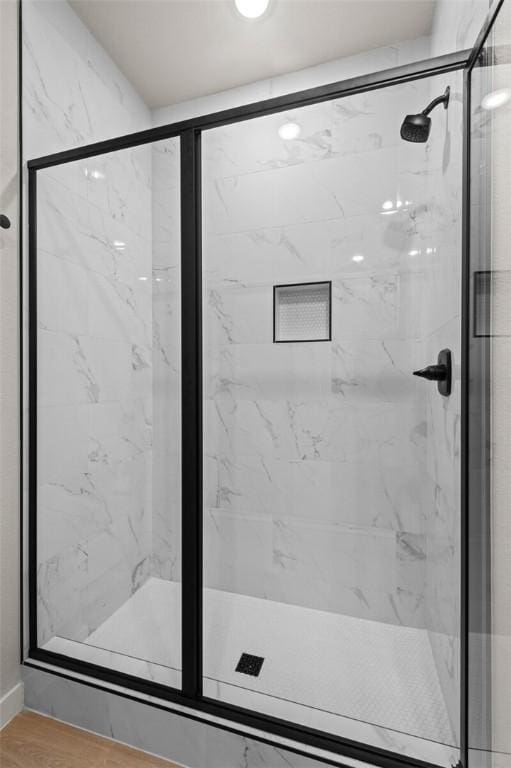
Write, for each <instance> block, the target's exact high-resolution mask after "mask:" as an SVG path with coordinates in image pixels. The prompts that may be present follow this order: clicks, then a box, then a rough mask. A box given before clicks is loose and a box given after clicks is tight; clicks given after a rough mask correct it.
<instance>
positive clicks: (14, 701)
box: [0, 683, 24, 731]
mask: <svg viewBox="0 0 511 768" xmlns="http://www.w3.org/2000/svg"><path fill="white" fill-rule="evenodd" d="M23 699H24V690H23V683H18V684H17V685H15V686H14V688H11V690H10V691H7V693H6V694H5V695H4V696H2V698H1V699H0V731H1V730H2V728H5V726H6V725H7V723H10V721H11V720H12V718H13V717H16V715H17V714H18V713H19V712H21V710H22V709H23Z"/></svg>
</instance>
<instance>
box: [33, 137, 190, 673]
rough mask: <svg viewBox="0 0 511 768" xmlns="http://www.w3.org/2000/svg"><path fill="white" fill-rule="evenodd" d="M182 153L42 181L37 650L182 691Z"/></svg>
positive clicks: (37, 267)
mask: <svg viewBox="0 0 511 768" xmlns="http://www.w3.org/2000/svg"><path fill="white" fill-rule="evenodd" d="M179 146H180V142H179V139H168V140H165V141H160V142H155V143H153V144H147V145H144V146H139V147H134V148H132V149H125V150H119V151H116V152H110V153H107V154H102V155H98V156H92V157H89V158H87V159H84V160H79V161H73V162H66V163H63V164H58V163H57V164H50V166H49V167H44V168H41V169H39V170H38V171H37V197H36V199H35V201H34V203H36V204H37V213H36V212H35V205H34V208H33V209H32V211H31V212H32V216H33V217H34V220H33V221H32V226H33V227H34V232H35V226H36V225H37V250H36V253H35V263H33V264H32V265H31V269H32V272H31V275H32V281H33V282H32V286H31V288H32V295H33V297H34V299H33V305H32V307H31V321H32V324H33V326H32V339H31V344H33V346H32V347H31V350H32V354H33V355H35V351H36V347H37V356H36V358H35V357H34V359H35V360H36V366H35V370H36V374H34V377H33V379H32V393H31V396H32V401H31V406H32V419H33V422H32V423H33V430H34V431H33V433H32V434H31V437H32V436H33V437H34V450H36V452H37V453H36V456H35V457H34V461H33V464H32V467H31V484H32V492H33V494H34V498H33V499H32V510H33V513H34V514H36V515H37V517H36V521H37V536H36V544H35V549H34V551H33V553H32V556H33V557H34V558H35V561H36V563H35V564H36V566H37V598H36V596H35V595H34V596H33V600H34V601H35V600H36V599H37V603H36V611H35V617H36V620H37V633H36V641H37V644H38V645H39V647H40V648H41V649H43V650H44V651H49V652H52V653H55V654H59V655H60V656H65V657H69V658H71V659H78V660H81V661H86V662H90V663H93V664H96V665H99V666H100V667H104V668H106V669H108V670H113V671H118V672H123V673H126V674H129V675H132V676H136V677H140V678H144V679H149V680H153V681H155V682H158V683H163V684H165V685H168V686H171V687H173V688H179V687H180V685H181V584H180V581H181V565H180V562H181V540H180V528H181V491H180V488H181V458H180V446H181V434H180V432H181V416H180V409H181V405H180V402H181V388H180V290H181V287H180V254H181V249H180V219H179V216H180V203H179ZM32 173H33V171H32ZM34 183H35V182H34ZM35 217H36V220H35ZM36 284H37V295H36V294H35V287H36ZM34 304H35V306H34ZM36 315H37V319H36ZM36 461H37V475H36V470H35V466H36ZM32 473H33V474H32ZM34 524H35V523H34ZM33 567H34V563H33ZM162 606H165V610H162Z"/></svg>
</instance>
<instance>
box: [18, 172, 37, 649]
mask: <svg viewBox="0 0 511 768" xmlns="http://www.w3.org/2000/svg"><path fill="white" fill-rule="evenodd" d="M21 205H22V200H20V206H21ZM28 212H29V213H28V215H29V229H28V346H29V350H30V355H29V360H28V394H29V401H30V408H29V412H28V464H29V469H28V476H29V488H28V500H29V505H28V520H29V535H28V562H29V571H28V586H29V601H28V615H29V622H30V626H31V627H33V628H34V629H33V631H31V632H30V637H29V642H30V652H31V653H32V652H33V651H34V650H35V649H36V648H37V645H38V638H37V632H36V627H37V594H38V592H37V171H36V170H35V169H34V168H29V169H28ZM21 410H22V411H23V405H22V406H21ZM22 490H23V489H22ZM22 498H23V495H22ZM22 621H23V617H22Z"/></svg>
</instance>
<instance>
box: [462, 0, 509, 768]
mask: <svg viewBox="0 0 511 768" xmlns="http://www.w3.org/2000/svg"><path fill="white" fill-rule="evenodd" d="M470 95H471V110H470V112H471V114H470V136H469V141H470V169H469V170H470V175H469V178H470V203H471V204H470V211H469V212H470V225H471V226H470V244H469V245H470V250H469V254H470V301H471V312H470V317H471V318H472V324H471V327H470V338H469V360H470V383H471V390H470V404H469V405H470V410H469V417H470V418H469V427H470V433H469V440H468V446H469V469H470V472H469V480H470V487H469V496H468V498H469V533H470V538H469V542H470V552H469V555H470V560H469V587H470V589H469V599H470V610H469V619H470V635H469V658H470V665H469V669H470V674H469V694H470V696H469V727H468V740H469V748H470V766H471V767H472V766H473V768H506V766H509V765H511V706H510V702H511V588H510V587H511V570H510V563H511V558H510V552H511V515H510V513H509V499H510V482H509V481H510V477H511V474H510V461H511V442H510V439H509V435H510V431H511V397H510V394H511V387H510V383H511V380H510V372H511V314H510V307H511V252H510V240H511V202H510V201H511V146H510V141H511V2H510V0H505V2H504V4H503V5H502V7H501V8H500V11H499V13H498V16H497V18H496V20H495V22H494V25H493V28H492V30H491V32H490V34H489V37H488V39H487V41H486V43H485V45H484V48H483V50H482V51H481V55H480V56H479V57H478V59H477V62H476V64H475V66H474V69H473V70H472V73H471V80H470Z"/></svg>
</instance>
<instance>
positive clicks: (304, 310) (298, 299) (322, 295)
mask: <svg viewBox="0 0 511 768" xmlns="http://www.w3.org/2000/svg"><path fill="white" fill-rule="evenodd" d="M331 303H332V283H331V282H327V283H297V284H293V285H275V286H274V287H273V340H274V341H275V342H282V341H330V339H331V338H332V310H331Z"/></svg>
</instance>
